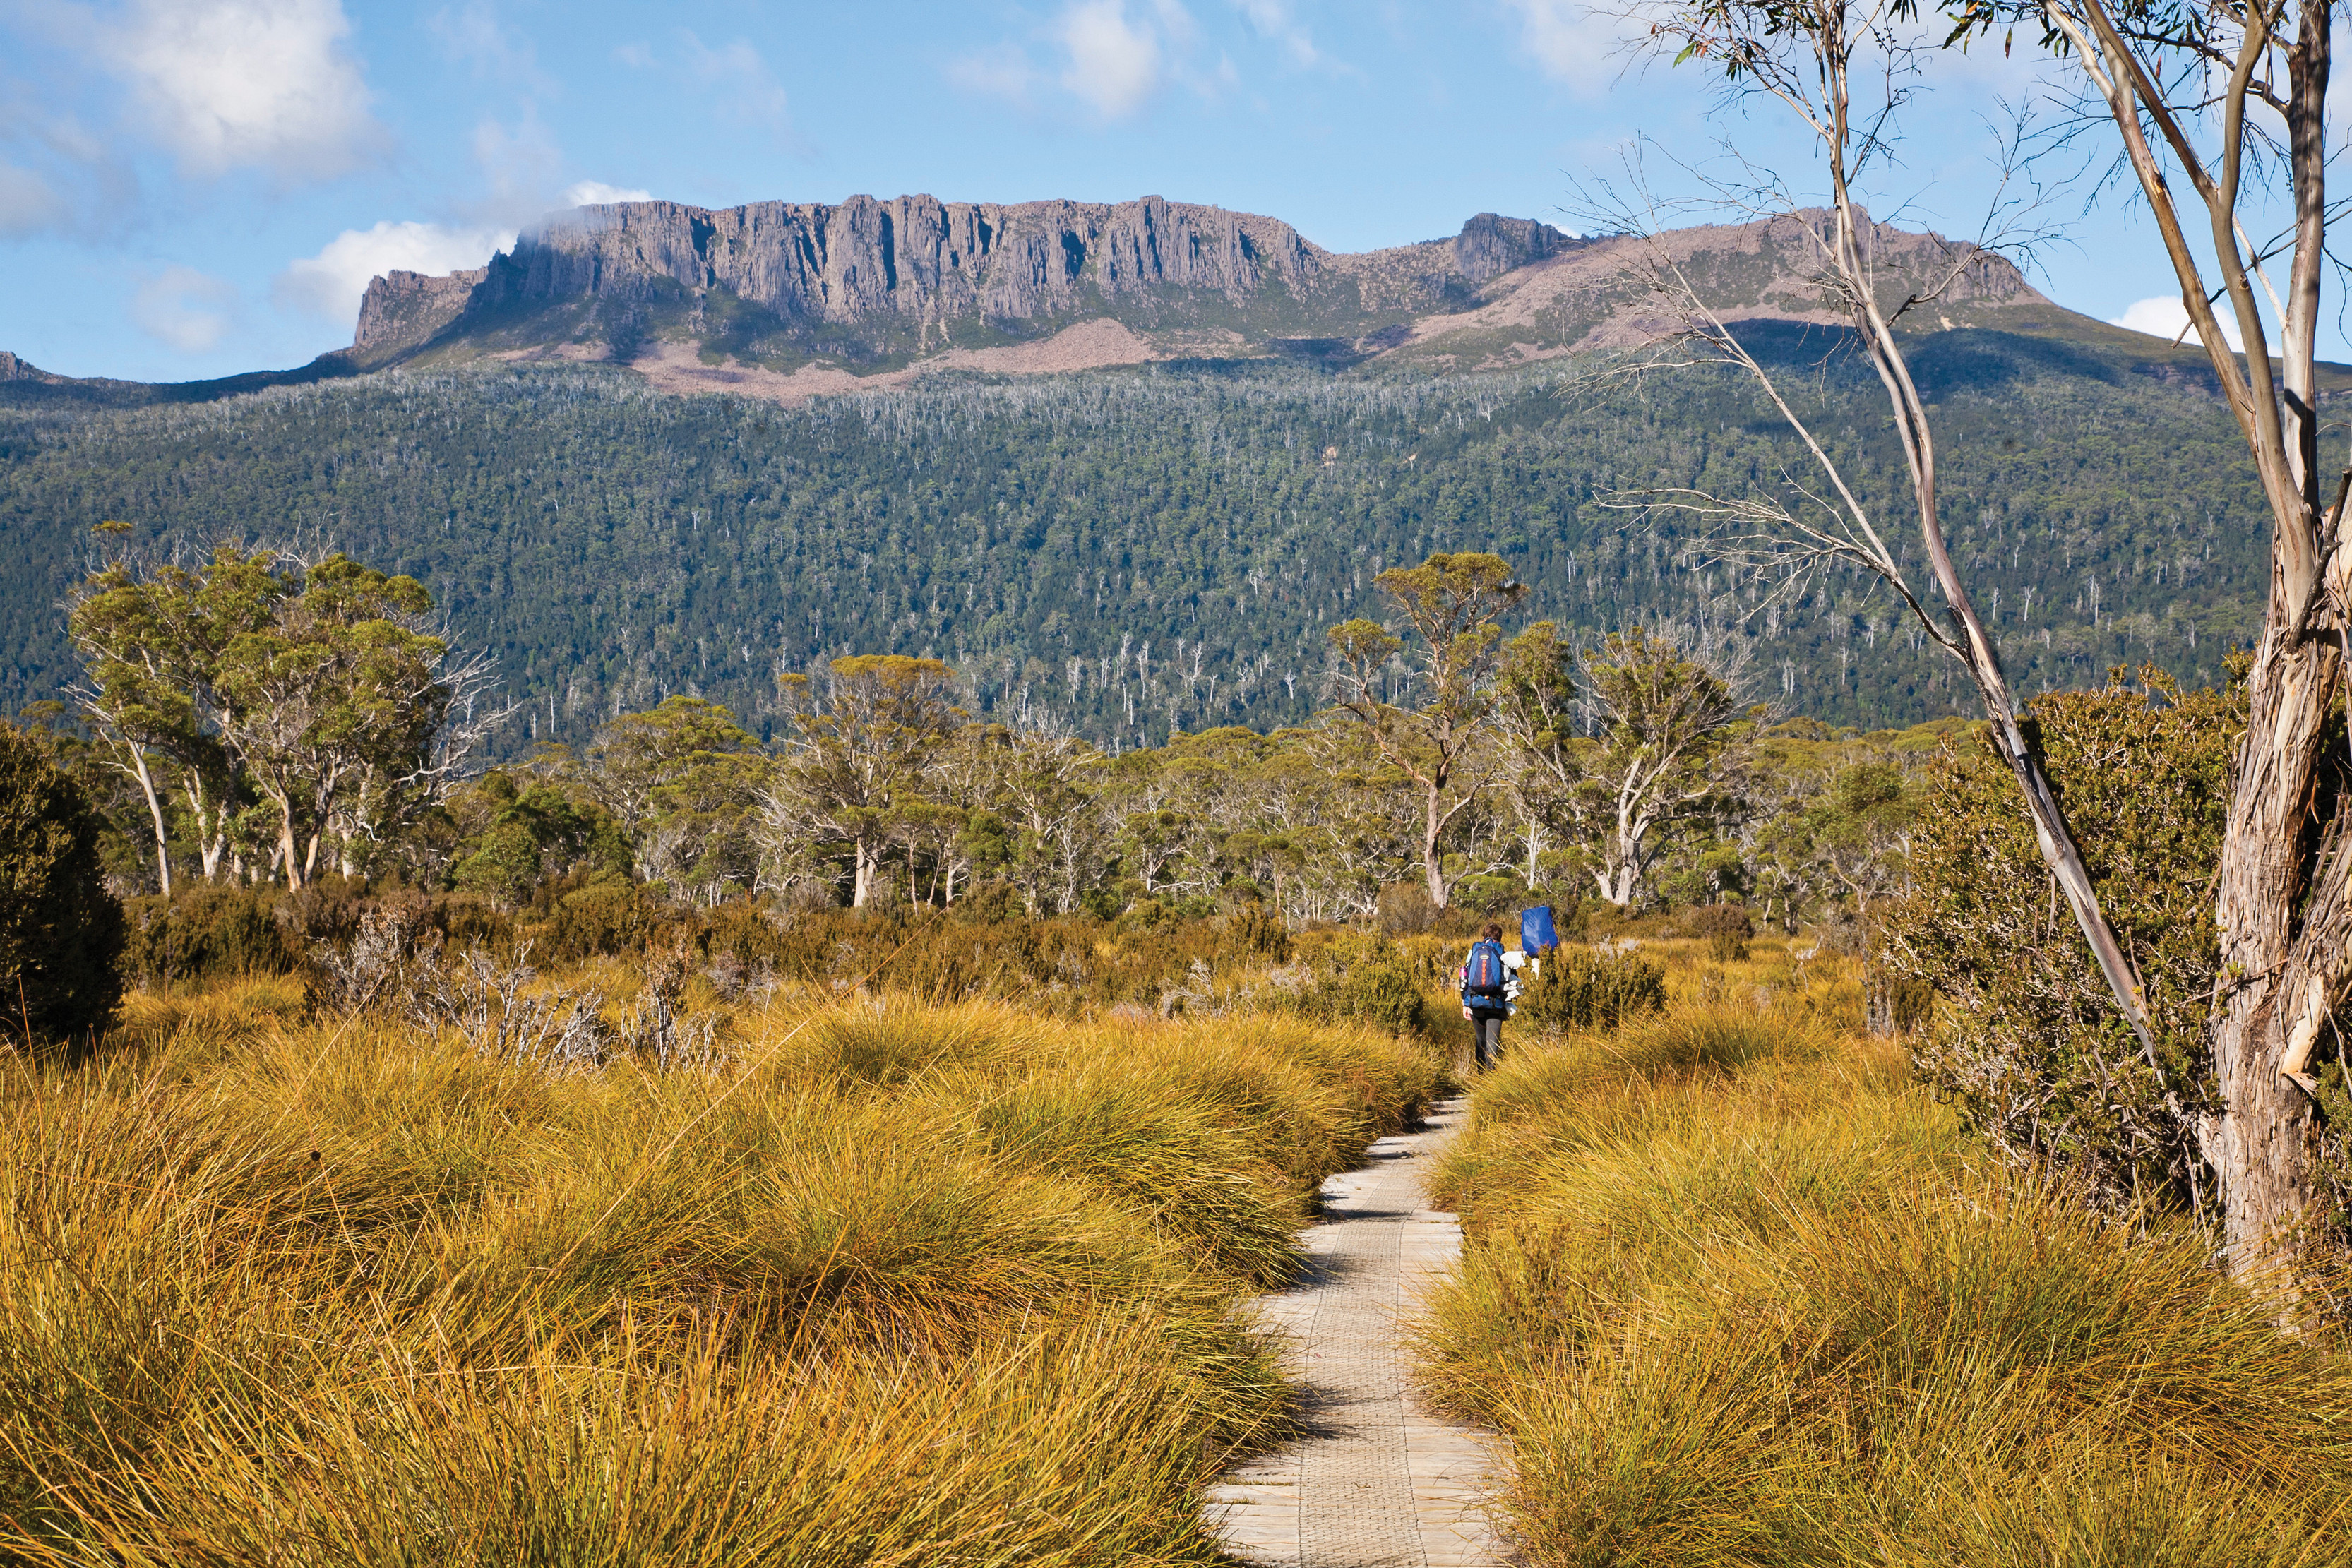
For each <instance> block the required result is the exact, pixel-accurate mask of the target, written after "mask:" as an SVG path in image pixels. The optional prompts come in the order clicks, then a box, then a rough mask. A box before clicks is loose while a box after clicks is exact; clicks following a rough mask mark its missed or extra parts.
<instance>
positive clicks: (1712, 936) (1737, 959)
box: [1683, 904, 1756, 964]
mask: <svg viewBox="0 0 2352 1568" xmlns="http://www.w3.org/2000/svg"><path fill="white" fill-rule="evenodd" d="M1683 929H1684V930H1685V931H1688V932H1689V933H1690V934H1691V935H1692V936H1696V937H1698V938H1699V939H1700V940H1702V941H1704V942H1705V943H1706V956H1708V957H1710V958H1712V959H1714V960H1715V961H1716V962H1717V963H1718V964H1738V963H1744V962H1745V961H1746V960H1747V957H1748V942H1749V941H1750V940H1751V939H1753V938H1754V936H1755V935H1756V923H1755V922H1754V921H1753V920H1750V919H1749V918H1748V911H1747V910H1746V909H1745V908H1743V907H1742V906H1740V905H1739V904H1700V905H1699V906H1698V907H1697V908H1696V909H1694V910H1692V911H1691V912H1690V913H1689V914H1688V915H1685V916H1683Z"/></svg>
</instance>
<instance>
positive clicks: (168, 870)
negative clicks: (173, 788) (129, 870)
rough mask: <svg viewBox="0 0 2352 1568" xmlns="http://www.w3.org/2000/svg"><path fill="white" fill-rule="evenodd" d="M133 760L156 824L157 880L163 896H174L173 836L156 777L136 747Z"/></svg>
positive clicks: (151, 815) (132, 751)
mask: <svg viewBox="0 0 2352 1568" xmlns="http://www.w3.org/2000/svg"><path fill="white" fill-rule="evenodd" d="M131 763H132V765H133V766H134V768H136V770H137V773H138V777H139V792H140V793H141V794H142V795H143V796H145V797H146V798H147V816H148V819H149V820H150V821H152V822H153V823H154V824H155V879H156V881H157V882H159V883H162V884H163V896H164V897H166V898H169V897H171V896H172V847H171V835H170V834H169V833H167V832H166V831H164V829H163V801H161V800H157V799H156V798H155V779H154V776H153V775H152V774H150V773H149V772H148V771H147V755H146V753H144V752H143V751H141V750H139V749H138V748H137V747H132V748H131Z"/></svg>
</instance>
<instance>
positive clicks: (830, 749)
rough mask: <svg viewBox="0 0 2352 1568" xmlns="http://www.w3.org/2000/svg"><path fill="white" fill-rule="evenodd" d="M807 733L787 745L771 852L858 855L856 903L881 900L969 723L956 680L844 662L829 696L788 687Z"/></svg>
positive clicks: (864, 658) (771, 796)
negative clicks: (946, 751)
mask: <svg viewBox="0 0 2352 1568" xmlns="http://www.w3.org/2000/svg"><path fill="white" fill-rule="evenodd" d="M782 685H783V695H784V702H785V706H786V707H787V708H788V709H789V710H790V712H791V714H792V717H793V724H794V726H795V727H797V729H798V731H799V733H798V734H797V735H796V736H794V737H793V738H792V739H791V740H790V741H789V742H787V744H786V747H785V750H784V756H783V758H782V762H781V763H780V765H779V766H778V768H777V769H776V771H775V775H774V778H773V779H772V782H771V784H770V787H769V789H768V790H767V792H766V796H765V807H764V811H763V821H764V824H765V830H766V833H767V836H768V838H769V841H770V843H771V844H772V846H775V847H778V848H780V849H784V850H789V849H790V848H791V847H792V846H793V844H794V843H795V842H796V841H806V840H808V839H811V838H815V839H821V840H824V841H828V842H831V843H835V844H839V845H841V846H842V847H844V848H846V849H847V850H848V851H849V856H850V867H851V871H850V887H851V892H850V903H851V905H852V907H854V908H860V909H862V908H864V907H865V906H866V904H868V903H870V902H871V901H872V900H873V898H874V895H875V893H876V891H877V883H878V878H879V876H880V873H881V869H882V857H883V853H884V852H885V851H886V850H887V848H888V847H889V845H890V844H891V843H892V841H894V838H895V836H897V835H898V833H899V832H900V831H902V830H903V828H904V826H905V823H906V818H907V814H908V812H909V811H911V810H914V809H915V808H917V807H919V806H920V805H921V804H922V803H923V800H924V791H925V776H926V773H927V771H928V770H929V768H930V767H931V766H932V764H933V762H934V761H935V760H936V759H937V758H939V757H940V753H941V751H942V749H943V748H944V747H946V746H947V745H948V743H949V741H950V738H952V737H954V735H955V734H956V732H957V731H958V730H959V729H961V727H963V725H964V723H965V717H966V716H965V714H964V712H963V710H962V709H961V708H959V707H957V706H955V702H954V696H955V672H954V671H952V670H950V669H949V668H948V666H947V665H946V664H942V663H941V662H940V661H939V660H937V659H916V658H908V657H907V656H905V655H903V654H897V653H861V654H857V655H856V656H854V657H849V658H841V659H835V660H834V661H833V663H832V664H831V665H830V666H828V674H827V679H826V680H825V682H824V686H823V688H822V689H821V690H820V689H819V687H818V685H817V684H816V683H815V682H814V681H812V680H810V678H809V677H808V676H806V675H801V674H788V675H785V676H784V677H783V678H782Z"/></svg>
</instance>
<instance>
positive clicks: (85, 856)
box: [0, 724, 124, 1046]
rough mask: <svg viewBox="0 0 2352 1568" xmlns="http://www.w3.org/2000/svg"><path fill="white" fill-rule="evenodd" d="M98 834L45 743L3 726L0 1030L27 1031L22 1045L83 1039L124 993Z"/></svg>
mask: <svg viewBox="0 0 2352 1568" xmlns="http://www.w3.org/2000/svg"><path fill="white" fill-rule="evenodd" d="M102 831H104V824H103V823H102V822H101V821H100V818H99V815H98V813H97V811H95V810H92V809H91V806H90V804H89V800H87V799H86V798H85V797H84V796H83V794H82V792H81V789H80V787H79V785H77V784H75V783H74V781H73V780H72V779H69V778H68V777H67V776H66V774H65V773H64V771H63V770H62V769H60V768H58V767H57V766H56V764H55V763H53V762H52V761H51V760H50V758H49V755H48V752H47V747H46V746H45V745H44V744H43V743H42V742H41V741H40V740H39V739H37V738H36V737H34V736H33V735H32V734H30V733H29V732H27V731H26V730H23V729H19V728H18V727H16V726H15V725H11V724H0V1019H5V1020H6V1021H5V1024H0V1029H5V1030H6V1032H7V1033H8V1034H12V1035H13V1034H16V1033H18V1032H19V1031H26V1032H29V1033H30V1034H31V1035H32V1036H33V1037H34V1038H33V1039H32V1040H26V1041H24V1042H23V1043H24V1044H26V1045H27V1046H30V1045H33V1044H36V1043H38V1042H40V1041H43V1040H57V1041H72V1040H87V1039H88V1038H89V1035H90V1034H91V1033H92V1032H93V1031H94V1030H99V1029H100V1028H102V1027H103V1026H104V1025H105V1023H106V1021H107V1019H109V1017H110V1015H111V1014H112V1013H113V1011H114V1004H115V1001H116V999H117V998H120V997H121V993H122V981H121V977H120V974H119V972H118V970H117V967H116V966H117V960H118V957H119V956H120V955H121V951H122V946H123V938H124V930H123V917H122V906H121V904H118V903H117V902H116V901H115V897H114V895H113V894H111V893H110V892H108V891H107V888H106V880H105V866H104V863H103V861H102V859H101V857H100V853H99V839H100V834H101V832H102Z"/></svg>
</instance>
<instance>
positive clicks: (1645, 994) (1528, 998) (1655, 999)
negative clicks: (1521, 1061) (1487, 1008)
mask: <svg viewBox="0 0 2352 1568" xmlns="http://www.w3.org/2000/svg"><path fill="white" fill-rule="evenodd" d="M1665 1005H1666V972H1665V970H1664V968H1662V967H1659V966H1658V965H1656V964H1654V963H1652V962H1650V961H1649V960H1648V959H1646V958H1643V957H1639V956H1635V955H1633V954H1632V953H1603V952H1599V951H1596V950H1595V949H1593V948H1590V947H1567V946H1562V947H1556V948H1554V949H1553V950H1552V952H1551V954H1550V956H1548V957H1546V958H1545V959H1544V960H1543V965H1542V967H1541V968H1540V969H1538V971H1537V972H1536V974H1535V975H1534V976H1533V977H1531V978H1530V979H1529V980H1528V983H1527V986H1526V988H1525V989H1523V990H1522V991H1521V992H1520V993H1519V1012H1518V1016H1519V1018H1520V1019H1521V1020H1522V1021H1524V1022H1527V1023H1530V1024H1537V1025H1540V1026H1542V1027H1545V1028H1548V1029H1559V1030H1577V1029H1604V1030H1605V1029H1615V1028H1616V1027H1618V1025H1620V1024H1622V1023H1623V1022H1625V1021H1626V1020H1627V1019H1636V1018H1639V1017H1641V1016H1642V1015H1643V1014H1644V1013H1652V1012H1656V1011H1657V1010H1658V1009H1661V1008H1664V1006H1665Z"/></svg>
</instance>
